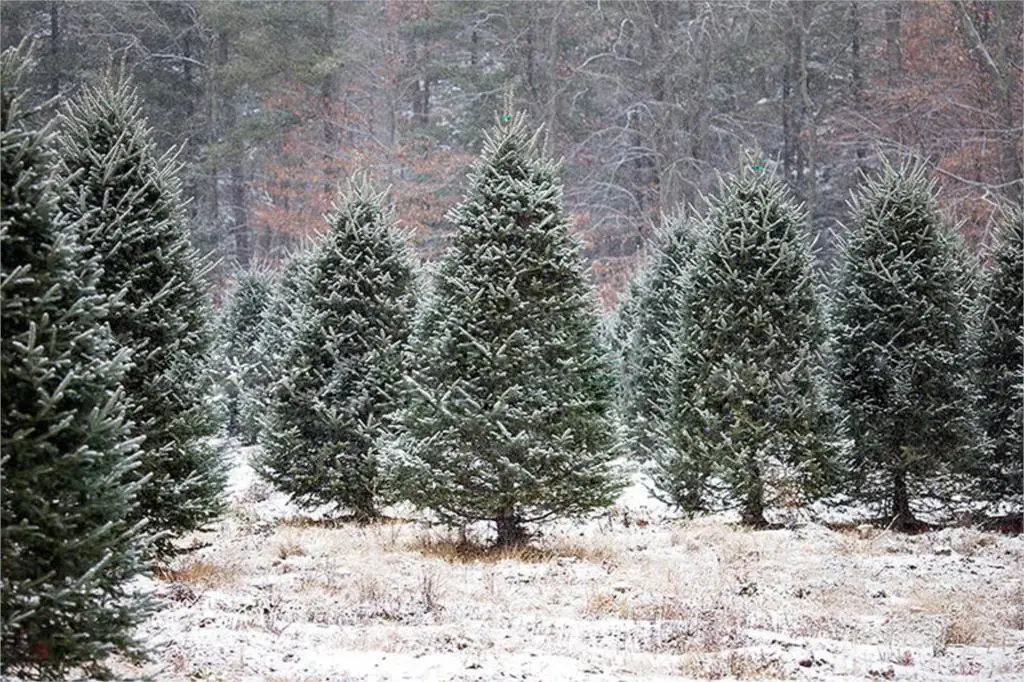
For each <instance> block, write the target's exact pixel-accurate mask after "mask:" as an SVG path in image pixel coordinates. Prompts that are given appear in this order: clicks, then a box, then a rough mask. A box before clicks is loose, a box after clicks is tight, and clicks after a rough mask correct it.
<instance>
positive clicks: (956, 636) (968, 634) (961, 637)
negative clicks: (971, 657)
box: [939, 616, 980, 650]
mask: <svg viewBox="0 0 1024 682" xmlns="http://www.w3.org/2000/svg"><path fill="white" fill-rule="evenodd" d="M979 638H980V637H979V634H978V623H977V621H975V620H973V619H971V618H966V617H964V616H957V617H955V618H953V620H951V621H949V622H948V623H946V626H945V627H943V628H942V633H941V634H940V635H939V645H940V647H941V648H942V649H943V650H945V648H946V647H947V646H970V645H972V644H977V642H978V640H979Z"/></svg>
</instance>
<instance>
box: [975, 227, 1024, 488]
mask: <svg viewBox="0 0 1024 682" xmlns="http://www.w3.org/2000/svg"><path fill="white" fill-rule="evenodd" d="M981 300H982V317H981V327H980V339H979V341H980V343H979V346H980V351H981V353H980V360H981V362H980V367H979V370H980V372H979V378H980V387H981V395H980V398H981V403H980V414H981V418H982V424H983V426H984V429H985V433H986V435H987V436H988V438H989V440H990V441H991V443H992V453H991V456H990V457H989V458H987V460H986V462H985V465H984V467H983V473H982V476H981V478H982V484H983V488H984V492H985V493H986V494H987V495H988V496H991V497H994V498H996V499H999V498H1005V497H1008V496H1012V497H1014V498H1015V500H1016V503H1017V504H1018V505H1019V504H1020V503H1021V496H1022V494H1024V471H1022V469H1024V461H1022V460H1024V454H1022V453H1024V441H1022V439H1024V210H1021V209H1020V208H1016V209H1015V210H1012V211H1008V212H1007V213H1006V214H1005V215H1004V219H1003V223H1002V226H1001V229H1000V232H999V236H998V242H997V245H996V249H995V251H994V252H993V254H992V263H991V267H990V269H989V271H988V274H987V276H986V279H985V286H984V290H983V292H982V297H981Z"/></svg>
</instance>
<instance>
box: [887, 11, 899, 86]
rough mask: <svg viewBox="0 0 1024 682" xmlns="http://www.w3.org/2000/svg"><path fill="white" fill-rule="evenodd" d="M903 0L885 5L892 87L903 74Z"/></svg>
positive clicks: (889, 81) (897, 83)
mask: <svg viewBox="0 0 1024 682" xmlns="http://www.w3.org/2000/svg"><path fill="white" fill-rule="evenodd" d="M902 11H903V5H902V0H891V1H890V2H889V3H888V4H886V6H885V64H886V76H887V80H888V84H889V87H890V88H895V87H896V86H897V85H899V83H900V79H901V77H902V75H903V43H902V41H901V39H900V23H901V17H900V15H901V14H902Z"/></svg>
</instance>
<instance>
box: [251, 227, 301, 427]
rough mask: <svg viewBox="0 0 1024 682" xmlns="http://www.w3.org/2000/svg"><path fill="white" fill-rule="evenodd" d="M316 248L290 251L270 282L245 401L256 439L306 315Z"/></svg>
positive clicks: (268, 414)
mask: <svg viewBox="0 0 1024 682" xmlns="http://www.w3.org/2000/svg"><path fill="white" fill-rule="evenodd" d="M312 254H313V249H312V248H311V247H310V245H309V244H305V245H303V247H302V248H299V249H297V250H295V251H293V252H292V253H291V254H289V256H288V258H287V259H286V260H285V262H284V264H283V265H282V266H281V267H280V268H279V269H278V271H277V272H276V273H275V275H276V276H275V277H274V278H273V281H272V282H271V290H270V297H269V300H268V301H267V305H266V307H265V308H264V309H263V315H262V316H261V318H260V323H259V335H258V337H257V339H256V345H255V356H256V358H257V362H256V363H255V364H254V365H253V366H252V368H251V369H252V375H251V376H250V377H249V381H248V386H247V389H246V395H245V397H244V400H243V401H242V415H241V420H242V423H243V424H246V425H251V426H252V427H253V428H254V429H255V432H256V442H261V441H262V439H263V433H264V429H265V428H266V426H267V422H268V420H269V418H270V408H271V405H272V404H273V387H274V384H275V383H276V382H277V381H278V380H279V379H280V378H281V377H282V376H283V375H284V374H285V372H286V369H285V361H286V356H287V353H288V349H289V348H290V347H291V345H292V340H293V339H294V338H295V333H296V328H297V326H298V324H299V323H300V322H301V320H302V319H303V318H304V315H303V309H304V307H305V302H304V301H303V300H302V295H303V293H304V291H305V287H306V278H307V275H308V271H309V261H310V258H311V257H312Z"/></svg>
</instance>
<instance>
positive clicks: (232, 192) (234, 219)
mask: <svg viewBox="0 0 1024 682" xmlns="http://www.w3.org/2000/svg"><path fill="white" fill-rule="evenodd" d="M230 51H231V38H230V37H229V36H228V34H227V32H226V31H221V32H220V33H219V34H218V35H217V61H218V64H219V65H220V66H221V67H223V66H225V65H226V64H227V63H228V57H229V55H230ZM218 104H219V108H220V114H221V115H220V121H219V123H220V137H223V138H233V137H235V135H236V131H235V127H236V125H237V120H238V114H237V112H236V111H235V102H234V100H233V98H232V95H231V94H230V93H225V92H221V93H220V97H219V101H218ZM242 144H243V142H241V141H240V140H238V139H234V140H233V143H232V144H230V145H229V152H228V186H229V190H228V196H229V201H230V202H231V216H230V220H229V223H230V227H229V230H228V233H229V235H230V236H231V240H232V241H233V242H234V257H235V261H236V262H237V264H238V265H239V266H240V267H243V268H247V267H248V266H249V262H250V260H251V258H252V248H251V246H250V243H249V219H248V210H247V207H246V187H245V169H244V167H243V161H242V149H241V146H242Z"/></svg>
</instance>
